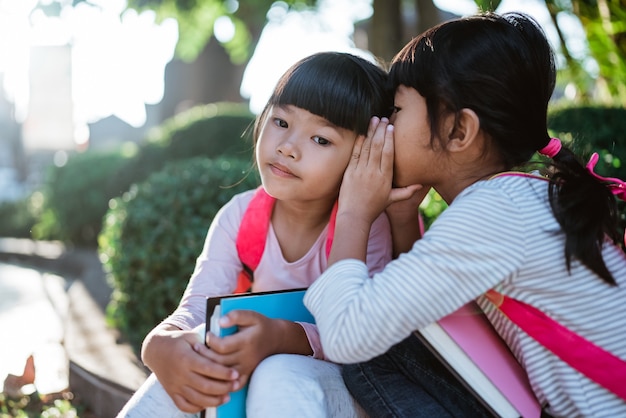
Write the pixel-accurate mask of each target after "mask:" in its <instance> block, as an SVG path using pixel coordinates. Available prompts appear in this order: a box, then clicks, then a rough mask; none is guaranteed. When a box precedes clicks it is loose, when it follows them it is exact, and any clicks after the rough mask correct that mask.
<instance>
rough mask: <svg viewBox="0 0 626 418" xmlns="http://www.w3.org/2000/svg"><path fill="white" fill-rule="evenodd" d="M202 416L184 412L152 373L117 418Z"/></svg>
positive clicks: (187, 417) (182, 417)
mask: <svg viewBox="0 0 626 418" xmlns="http://www.w3.org/2000/svg"><path fill="white" fill-rule="evenodd" d="M198 416H200V414H188V413H185V412H182V411H181V410H180V409H178V407H177V406H176V404H175V403H174V401H173V400H172V398H170V395H168V394H167V392H166V391H165V389H163V386H162V385H161V383H160V382H159V381H158V380H157V378H156V376H155V375H154V373H152V374H151V375H150V376H148V378H147V379H146V381H145V382H143V384H142V385H141V387H140V388H139V389H138V390H137V392H135V393H134V394H133V396H132V397H131V398H130V400H129V401H128V402H127V403H126V405H124V408H122V410H121V411H120V412H119V413H118V414H117V418H154V417H163V418H192V417H198Z"/></svg>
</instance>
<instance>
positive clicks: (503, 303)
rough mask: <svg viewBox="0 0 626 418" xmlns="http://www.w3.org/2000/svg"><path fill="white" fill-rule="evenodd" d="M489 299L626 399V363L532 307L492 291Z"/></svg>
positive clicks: (558, 353) (568, 360) (563, 357)
mask: <svg viewBox="0 0 626 418" xmlns="http://www.w3.org/2000/svg"><path fill="white" fill-rule="evenodd" d="M486 296H487V298H488V299H489V300H490V301H491V302H493V303H494V304H495V305H496V306H497V307H498V309H500V311H502V313H504V315H506V316H507V317H508V318H509V319H510V320H511V321H512V322H513V323H514V324H516V325H517V326H519V327H520V328H521V329H522V330H523V331H524V332H526V333H527V334H528V335H530V336H531V337H532V338H534V339H535V340H537V342H539V343H540V344H541V345H543V346H544V347H546V348H547V349H548V350H550V351H552V352H553V353H554V354H555V355H556V356H557V357H559V358H560V359H561V360H563V361H564V362H566V363H567V364H569V365H570V366H571V367H573V368H574V369H576V370H578V371H579V372H580V373H582V374H584V375H585V376H587V377H588V378H589V379H591V380H593V381H594V382H596V383H598V384H599V385H602V386H603V387H605V388H606V389H608V390H610V391H611V392H613V393H614V394H616V395H617V396H619V397H620V398H622V399H626V385H625V384H624V382H626V361H624V360H622V359H621V358H619V357H617V356H615V355H614V354H613V353H610V352H608V351H606V350H604V349H603V348H601V347H598V346H597V345H595V344H594V343H592V342H591V341H589V340H586V339H585V338H583V337H581V336H580V335H578V334H576V333H575V332H572V331H570V330H569V329H568V328H566V327H564V326H563V325H561V324H559V323H558V322H556V321H555V320H553V319H552V318H550V317H549V316H547V315H546V314H544V313H543V312H541V311H540V310H539V309H536V308H535V307H533V306H531V305H528V304H526V303H524V302H521V301H519V300H516V299H513V298H510V297H508V296H506V295H503V294H501V293H498V292H496V291H495V290H493V289H492V290H490V291H488V292H487V294H486Z"/></svg>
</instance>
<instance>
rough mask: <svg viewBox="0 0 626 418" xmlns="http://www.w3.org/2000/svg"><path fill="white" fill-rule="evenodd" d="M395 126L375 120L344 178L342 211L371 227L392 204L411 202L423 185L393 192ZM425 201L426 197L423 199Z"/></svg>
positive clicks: (358, 143) (356, 146)
mask: <svg viewBox="0 0 626 418" xmlns="http://www.w3.org/2000/svg"><path fill="white" fill-rule="evenodd" d="M393 158H394V146H393V125H391V124H390V123H389V120H388V119H387V118H382V119H379V118H377V117H373V118H372V120H371V122H370V126H369V128H368V133H367V135H366V136H359V137H358V138H357V140H356V141H355V144H354V149H353V153H352V158H351V160H350V162H349V163H348V167H347V169H346V172H345V174H344V177H343V181H342V184H341V190H340V193H339V210H340V211H341V212H342V213H344V214H346V213H348V214H350V216H351V218H352V219H359V220H363V221H365V222H367V223H369V224H371V223H372V222H373V221H374V220H375V219H376V217H378V215H379V214H380V213H381V212H382V211H384V210H385V209H386V208H387V207H388V206H389V205H390V204H392V203H394V202H400V201H403V200H407V199H411V198H412V197H413V196H415V195H416V194H418V193H417V191H418V190H419V189H421V185H410V186H407V187H401V188H392V180H393ZM422 198H423V196H422Z"/></svg>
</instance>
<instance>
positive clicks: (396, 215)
mask: <svg viewBox="0 0 626 418" xmlns="http://www.w3.org/2000/svg"><path fill="white" fill-rule="evenodd" d="M428 190H429V189H428V188H424V189H420V190H417V191H416V192H415V194H413V195H412V196H411V197H410V198H409V199H407V200H403V201H400V202H395V203H392V204H391V205H389V206H388V207H387V209H385V212H386V213H387V217H388V218H389V224H390V226H391V236H392V238H393V258H397V257H398V256H399V255H400V254H402V253H405V252H408V251H409V250H410V249H411V248H412V247H413V244H414V243H415V241H417V240H418V239H420V238H422V235H423V234H424V222H423V220H422V217H421V215H420V213H419V206H420V204H421V203H422V200H424V197H426V195H427V194H428Z"/></svg>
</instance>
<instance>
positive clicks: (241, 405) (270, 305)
mask: <svg viewBox="0 0 626 418" xmlns="http://www.w3.org/2000/svg"><path fill="white" fill-rule="evenodd" d="M305 292H306V289H288V290H277V291H270V292H257V293H243V294H235V295H227V296H217V297H209V298H207V310H206V312H207V313H206V315H207V317H206V323H207V324H208V327H207V328H208V330H210V331H211V332H212V333H214V334H216V335H219V336H220V337H224V336H227V335H231V334H234V333H235V332H237V329H236V327H230V328H224V329H220V327H219V325H218V323H217V321H218V319H219V318H220V317H221V316H224V315H226V314H227V313H228V312H230V311H233V310H251V311H256V312H258V313H260V314H263V315H265V316H267V317H268V318H275V319H286V320H289V321H299V322H309V323H315V319H314V318H313V315H311V313H310V312H309V310H308V309H307V308H306V307H305V306H304V303H303V301H302V299H303V298H304V294H305ZM247 391H248V386H247V385H246V386H244V387H243V388H242V389H240V390H238V391H237V392H232V393H231V394H230V401H228V402H227V403H225V404H223V405H220V406H218V407H217V408H208V409H206V411H205V412H204V414H203V416H204V417H205V418H245V416H246V395H247Z"/></svg>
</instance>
